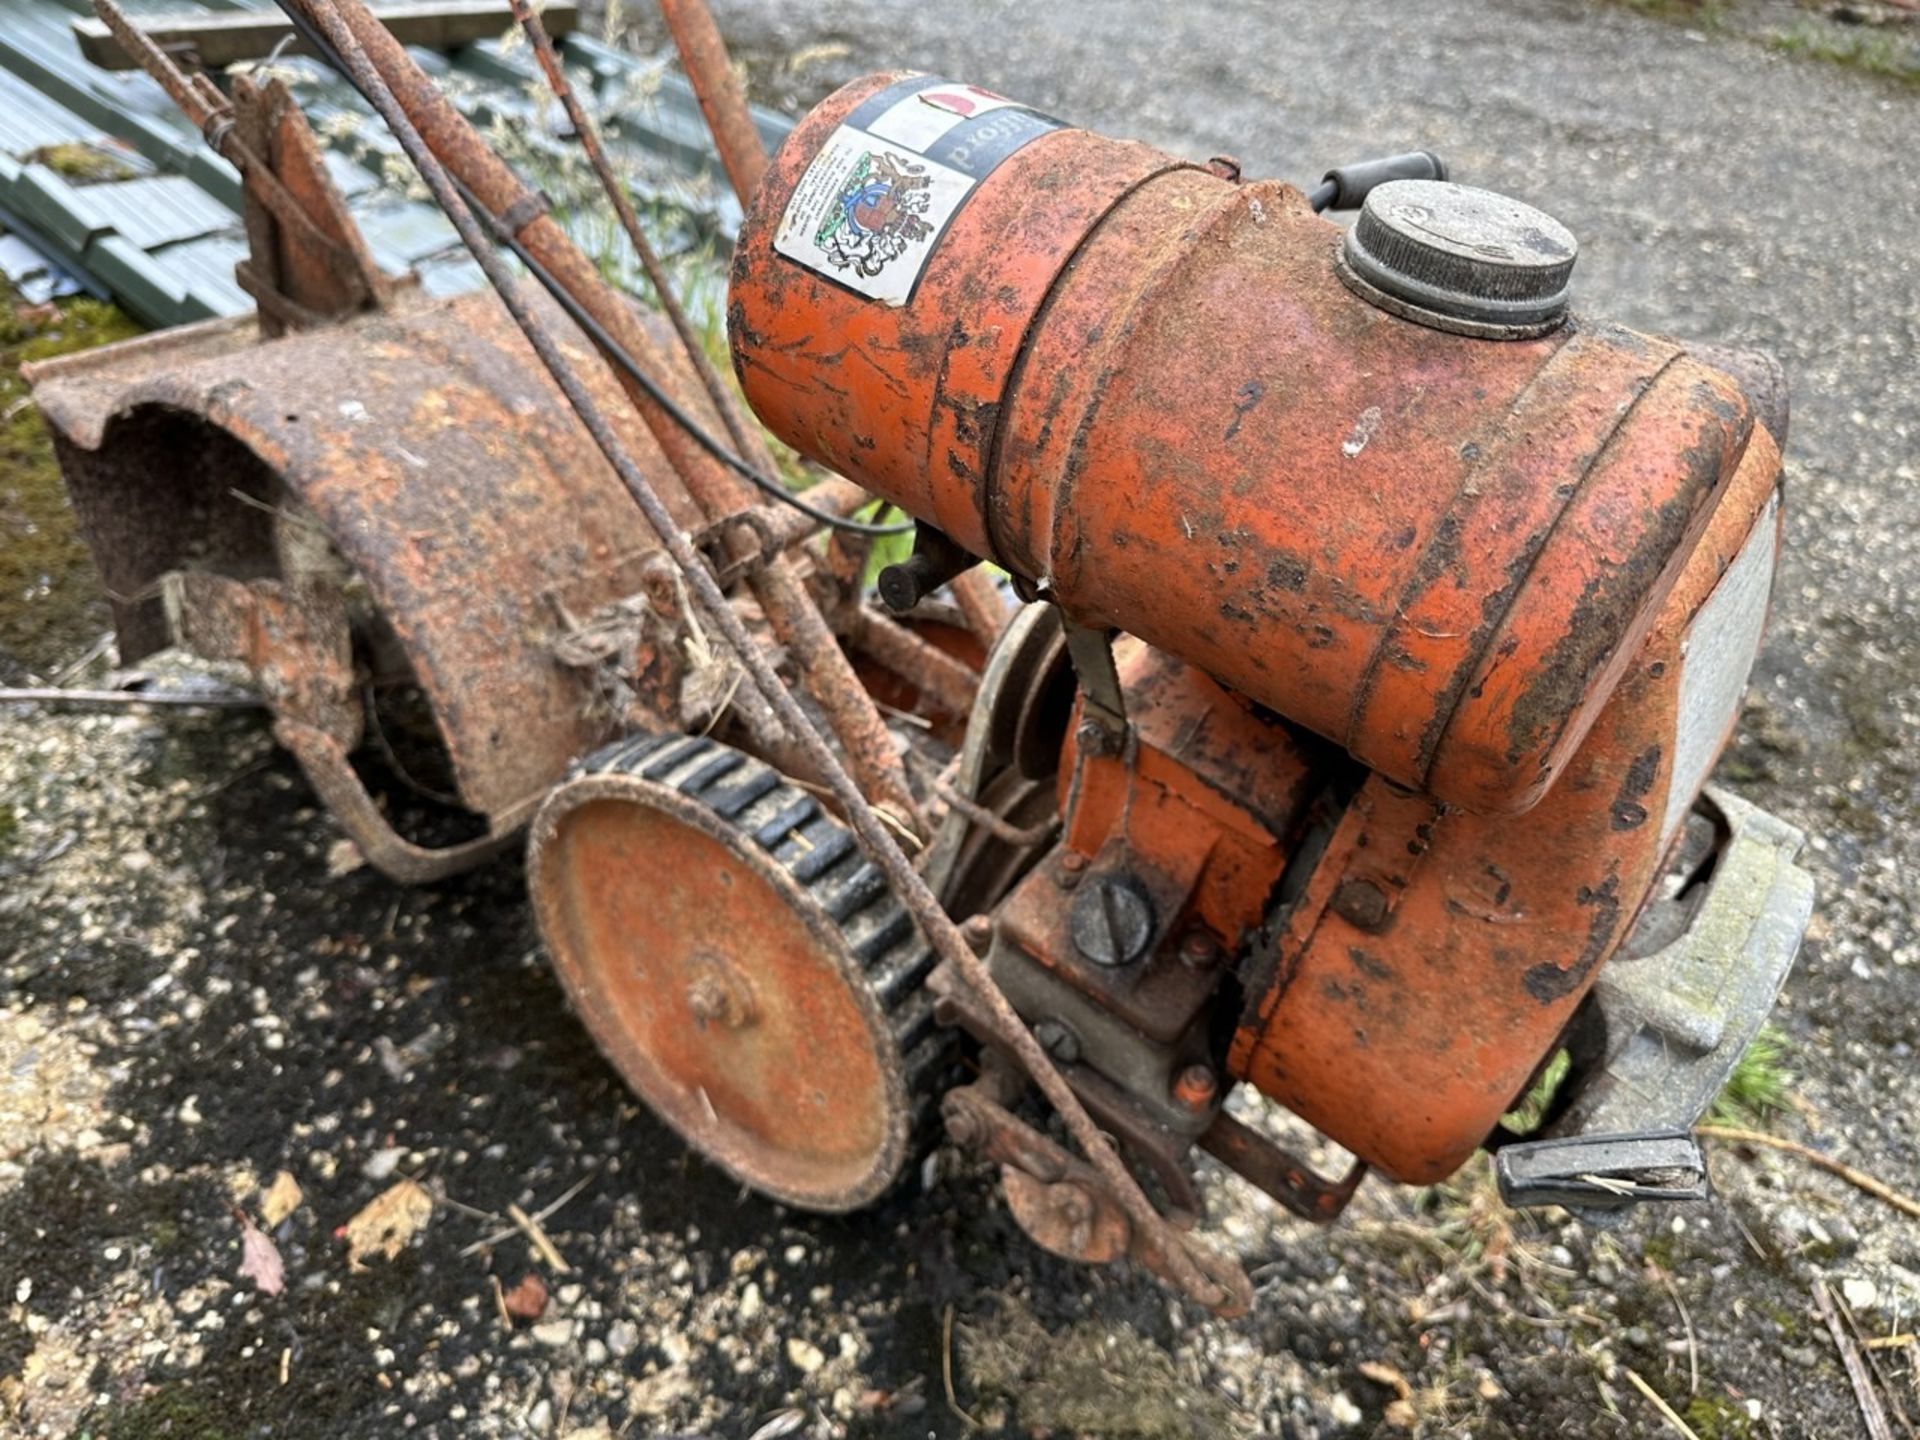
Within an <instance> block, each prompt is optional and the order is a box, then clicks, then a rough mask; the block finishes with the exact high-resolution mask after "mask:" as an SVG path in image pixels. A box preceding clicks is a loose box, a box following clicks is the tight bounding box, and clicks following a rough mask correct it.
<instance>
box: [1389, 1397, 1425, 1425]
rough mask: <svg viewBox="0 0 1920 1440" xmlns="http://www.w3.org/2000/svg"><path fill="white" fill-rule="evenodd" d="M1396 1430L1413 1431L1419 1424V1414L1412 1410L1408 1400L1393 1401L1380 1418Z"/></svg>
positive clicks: (1411, 1404) (1410, 1402)
mask: <svg viewBox="0 0 1920 1440" xmlns="http://www.w3.org/2000/svg"><path fill="white" fill-rule="evenodd" d="M1381 1418H1382V1419H1384V1420H1385V1421H1386V1422H1387V1424H1389V1425H1391V1426H1392V1427H1393V1428H1394V1429H1396V1430H1413V1429H1416V1428H1418V1426H1419V1424H1420V1412H1419V1411H1417V1410H1415V1409H1414V1408H1413V1402H1412V1401H1410V1400H1394V1401H1392V1402H1390V1403H1389V1404H1388V1406H1387V1409H1386V1413H1385V1415H1383V1416H1382V1417H1381Z"/></svg>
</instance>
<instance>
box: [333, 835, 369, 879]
mask: <svg viewBox="0 0 1920 1440" xmlns="http://www.w3.org/2000/svg"><path fill="white" fill-rule="evenodd" d="M366 863H367V857H366V856H365V855H362V854H361V853H360V847H359V846H358V845H356V844H354V843H353V841H351V840H349V839H347V838H346V837H345V836H342V837H341V838H340V839H338V840H335V841H334V842H333V843H332V844H331V845H329V846H328V847H327V875H328V876H329V877H330V878H332V879H334V880H338V879H339V878H340V877H341V876H343V875H351V874H352V873H353V872H354V871H356V870H358V869H359V868H360V867H361V866H363V865H365V864H366Z"/></svg>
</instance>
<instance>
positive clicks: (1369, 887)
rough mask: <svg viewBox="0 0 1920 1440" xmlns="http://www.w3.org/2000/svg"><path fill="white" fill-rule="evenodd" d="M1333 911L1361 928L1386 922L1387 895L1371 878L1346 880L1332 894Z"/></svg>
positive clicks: (1370, 927) (1372, 928) (1379, 925)
mask: <svg viewBox="0 0 1920 1440" xmlns="http://www.w3.org/2000/svg"><path fill="white" fill-rule="evenodd" d="M1332 908H1333V913H1334V914H1336V915H1338V916H1339V917H1340V918H1341V919H1342V920H1345V921H1346V922H1347V923H1348V924H1349V925H1355V926H1358V927H1359V928H1360V929H1362V930H1378V929H1379V928H1380V927H1381V926H1382V925H1384V924H1386V923H1387V895H1386V892H1385V891H1384V890H1382V889H1381V888H1380V887H1379V886H1378V885H1376V884H1374V883H1373V881H1371V880H1348V881H1346V882H1345V883H1344V884H1343V885H1341V887H1340V888H1339V889H1338V890H1336V891H1335V892H1334V894H1333V901H1332Z"/></svg>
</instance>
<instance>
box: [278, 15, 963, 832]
mask: <svg viewBox="0 0 1920 1440" xmlns="http://www.w3.org/2000/svg"><path fill="white" fill-rule="evenodd" d="M290 3H292V4H293V5H295V6H296V8H298V9H299V11H300V13H301V14H303V15H306V16H309V17H312V16H314V15H317V14H318V13H319V12H320V10H321V8H322V7H321V5H320V4H319V3H318V0H290ZM329 13H330V18H334V19H337V22H338V25H339V26H340V27H342V28H344V29H346V30H347V31H348V32H349V33H351V34H352V35H353V37H354V41H355V44H356V47H357V48H358V50H359V51H360V52H361V53H363V54H364V55H365V56H366V58H367V63H368V64H369V65H371V66H372V67H373V69H374V70H375V71H376V72H377V73H378V74H379V75H380V77H381V80H382V83H383V85H384V86H385V87H386V88H387V90H388V93H389V94H391V95H393V96H394V103H395V104H397V105H399V106H401V108H402V110H403V111H404V113H405V115H406V117H407V121H408V123H409V124H410V125H411V126H413V127H414V128H415V130H416V132H417V133H418V134H419V135H420V137H421V140H422V143H424V144H425V145H426V147H427V149H428V151H429V152H430V153H431V154H432V155H433V156H434V157H435V159H437V160H438V161H440V162H441V163H442V164H444V165H445V167H446V169H447V171H448V172H449V173H450V174H451V175H453V176H456V177H457V178H458V179H459V181H460V183H461V184H462V185H464V186H465V187H466V189H467V190H468V192H469V193H471V194H472V195H473V196H474V198H475V200H476V201H477V203H478V204H479V206H480V207H481V208H482V209H483V210H485V211H486V212H487V213H488V214H489V215H491V216H493V217H496V218H497V219H498V220H499V222H500V223H502V224H503V225H504V226H505V228H506V230H507V232H508V233H510V234H511V235H513V236H514V237H515V239H516V240H517V241H518V243H519V244H520V245H522V246H524V247H525V249H526V250H527V252H528V254H529V255H531V256H533V258H534V259H535V260H537V261H538V262H539V264H540V265H541V267H542V268H543V269H545V270H546V271H547V272H548V273H549V274H550V275H552V276H553V278H554V280H555V281H556V283H557V284H558V285H559V286H560V288H562V289H563V290H565V291H566V292H567V293H568V294H569V295H571V296H572V297H573V298H574V299H575V300H576V301H577V302H578V303H579V304H580V306H581V308H582V309H583V310H584V311H585V312H586V313H587V314H589V315H591V316H592V317H593V319H594V321H595V322H596V323H597V324H599V325H600V326H601V327H602V328H603V329H604V330H605V331H606V332H607V333H608V334H609V335H611V336H612V337H613V339H614V342H615V343H616V344H618V345H619V346H620V348H621V349H622V350H624V351H625V352H626V353H627V355H629V356H631V357H632V358H633V360H634V361H635V363H636V364H637V365H638V367H639V368H640V369H642V370H643V371H645V372H646V373H648V374H649V375H652V376H655V377H665V376H667V375H668V374H669V373H670V372H669V368H668V365H667V362H666V359H665V357H664V356H663V355H662V353H661V351H660V349H659V347H658V346H657V345H656V344H655V343H654V341H653V338H652V337H651V336H650V335H649V334H648V333H647V331H646V330H645V328H644V327H643V326H642V325H641V323H640V320H639V317H638V316H637V315H635V314H634V312H633V311H632V309H631V308H630V307H629V306H628V305H627V304H626V302H625V301H624V300H622V299H621V297H620V296H619V294H618V293H617V292H616V291H615V290H614V289H613V287H612V286H610V285H608V284H607V283H606V281H605V280H604V279H603V278H602V276H601V275H600V272H599V269H598V267H597V266H595V265H594V263H593V262H592V261H591V260H589V259H588V258H587V256H586V255H585V254H584V253H582V251H581V250H580V248H579V247H578V246H577V245H575V244H574V243H573V241H572V239H571V238H569V237H568V235H567V233H566V231H565V230H563V229H562V228H561V227H560V225H559V223H558V222H557V221H556V220H555V219H554V218H553V216H552V215H550V214H549V213H548V212H547V207H546V204H545V202H544V201H543V200H542V199H541V197H540V196H539V195H537V194H535V193H534V192H533V191H532V190H530V189H529V188H528V187H527V185H526V184H525V182H523V181H522V180H521V179H520V177H519V176H518V175H516V174H515V173H514V171H513V169H512V167H511V166H509V165H508V164H507V163H506V162H505V161H504V160H502V159H501V158H500V156H499V155H497V154H496V153H495V152H494V151H493V149H492V148H491V147H490V146H488V145H487V143H486V142H485V141H484V140H483V139H481V137H480V135H479V134H478V132H476V131H475V130H474V128H473V126H472V125H471V124H469V123H468V121H467V119H466V117H465V116H463V115H462V114H461V113H460V112H459V111H458V110H457V109H456V108H455V107H454V105H453V103H452V102H451V101H449V100H448V99H447V97H446V96H445V95H444V94H442V93H441V91H440V90H439V88H438V87H437V86H436V85H435V84H434V83H433V81H432V80H430V79H429V78H428V77H427V76H426V74H425V73H424V72H422V71H421V69H420V67H419V66H418V65H416V64H414V62H413V60H412V59H411V58H410V57H409V56H408V55H407V53H406V51H405V49H404V48H402V46H401V45H400V43H399V42H398V41H397V40H395V39H394V38H393V36H392V34H391V33H389V32H388V30H387V29H386V27H385V26H383V25H381V24H380V22H379V20H378V19H377V18H376V17H375V16H374V14H373V13H372V12H371V11H370V10H368V8H367V7H366V5H365V4H364V3H363V0H333V3H332V4H331V6H330V7H329ZM334 48H335V49H336V50H337V49H339V47H338V46H337V45H336V46H335V47H334ZM616 368H617V367H616ZM619 378H620V383H621V385H622V386H623V387H624V388H625V389H626V391H627V394H628V395H629V396H630V397H631V398H632V401H633V404H634V407H635V409H636V410H638V411H639V413H640V416H641V418H642V419H643V420H644V421H645V422H646V425H647V428H648V430H650V431H651V432H652V434H653V437H654V439H655V441H656V442H658V444H659V446H660V449H661V451H662V452H663V453H664V454H665V455H666V457H667V459H668V461H669V463H670V464H671V465H672V466H673V468H674V470H675V472H676V480H677V482H678V483H679V484H680V485H681V486H682V487H683V493H685V494H687V495H689V496H691V498H692V499H693V501H694V502H695V503H696V504H697V505H698V506H699V507H700V508H701V509H702V510H704V511H705V512H706V514H707V517H708V518H709V519H710V520H718V519H720V518H722V517H723V516H726V515H730V514H733V513H735V512H737V511H739V510H741V509H744V508H745V507H746V505H747V503H748V491H747V488H746V486H745V485H744V483H743V482H741V481H739V480H737V479H736V478H735V477H734V476H733V475H732V474H731V473H730V472H728V471H727V470H726V469H725V468H724V467H723V466H722V465H721V464H720V463H719V462H718V461H717V460H715V459H714V458H713V457H712V456H711V455H709V454H708V453H707V452H706V451H705V450H704V449H702V448H701V447H700V445H699V444H697V443H696V442H695V440H694V438H693V436H692V435H690V434H689V433H688V431H687V430H686V429H685V428H684V427H683V426H682V425H681V424H680V423H679V422H678V421H677V420H676V419H675V418H674V417H673V416H672V415H671V414H669V413H668V412H667V411H666V410H665V409H664V408H663V407H662V406H660V405H659V404H657V403H655V401H654V400H653V398H652V397H651V396H650V395H648V394H647V392H646V391H645V390H644V389H643V388H642V387H641V386H640V385H638V384H637V383H636V382H635V381H634V380H633V379H632V377H630V376H629V375H627V374H625V373H624V372H621V373H620V376H619ZM747 583H748V585H749V586H750V587H751V589H752V591H753V593H754V596H755V598H756V599H758V600H759V602H760V606H761V609H762V610H763V611H765V613H766V616H767V621H768V623H769V624H770V625H771V626H772V627H773V631H774V634H775V635H776V636H777V637H778V638H779V640H780V642H781V643H782V644H783V645H785V646H786V647H787V650H788V653H789V654H791V655H792V656H793V658H794V661H795V663H796V664H797V665H798V666H799V668H800V676H801V681H802V683H803V684H804V685H805V687H806V689H807V692H808V693H809V694H810V695H812V697H813V698H814V700H815V701H816V703H818V704H819V706H820V708H821V709H822V710H823V711H824V712H825V713H826V716H827V719H828V723H829V724H830V725H831V726H832V728H833V731H834V733H835V734H836V735H837V736H838V737H839V739H840V743H841V744H842V746H844V747H845V749H846V752H847V758H848V760H849V762H850V763H851V764H852V765H853V768H854V772H855V773H856V774H857V775H858V776H859V777H860V780H861V784H862V785H863V787H864V788H865V789H866V791H867V793H868V794H869V795H870V796H872V797H873V801H874V803H879V804H884V805H886V806H887V807H888V808H889V809H890V810H892V811H894V812H895V813H896V814H897V815H898V816H899V818H900V819H901V820H902V821H903V822H904V823H905V824H907V825H908V826H909V827H910V828H911V829H912V830H914V831H915V832H916V833H922V832H924V829H925V824H924V821H923V819H922V817H921V814H920V808H919V805H918V803H917V802H916V801H915V800H914V797H913V792H912V790H911V789H910V788H909V786H908V784H907V775H906V769H905V767H904V766H903V765H902V764H901V761H900V756H899V753H898V751H897V750H896V748H895V746H894V743H893V737H892V735H891V734H890V733H889V731H888V730H887V727H886V722H885V721H884V720H883V719H882V718H881V715H880V711H879V710H878V708H877V707H876V706H875V705H874V703H873V699H872V697H871V696H869V695H868V694H867V692H866V690H865V689H864V688H863V687H862V686H861V684H860V682H859V679H858V677H857V676H856V675H855V674H854V670H853V665H852V662H851V661H849V660H848V658H847V655H846V653H845V652H844V651H843V650H842V649H841V648H840V644H839V642H838V640H837V639H836V638H835V637H834V634H833V632H832V630H831V629H830V628H829V627H828V625H827V622H826V620H825V618H824V617H823V616H822V615H821V613H820V609H819V607H818V606H817V605H815V604H814V601H813V598H812V596H810V595H809V594H808V593H807V591H806V588H805V586H803V585H802V584H801V582H800V579H799V577H798V575H797V574H796V573H795V572H794V569H793V567H792V565H791V564H789V563H788V562H787V561H786V560H784V559H776V560H775V561H774V562H773V563H772V564H770V565H768V566H766V567H765V568H764V569H762V570H760V571H759V572H758V573H757V574H755V575H754V576H753V577H752V578H751V579H750V580H749V581H748V582H747Z"/></svg>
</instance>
